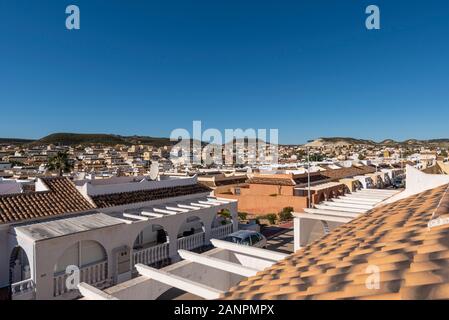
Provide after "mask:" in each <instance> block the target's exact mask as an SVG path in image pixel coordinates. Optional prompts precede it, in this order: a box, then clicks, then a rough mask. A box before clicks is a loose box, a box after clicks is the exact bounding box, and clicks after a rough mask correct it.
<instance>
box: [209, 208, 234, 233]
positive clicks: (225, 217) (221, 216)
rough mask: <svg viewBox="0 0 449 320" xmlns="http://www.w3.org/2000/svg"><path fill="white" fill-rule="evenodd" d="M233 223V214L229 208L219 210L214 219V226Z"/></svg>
mask: <svg viewBox="0 0 449 320" xmlns="http://www.w3.org/2000/svg"><path fill="white" fill-rule="evenodd" d="M230 223H232V215H231V211H229V209H223V210H220V211H218V212H217V214H216V215H215V217H214V220H213V221H212V228H218V227H220V226H224V225H227V224H230Z"/></svg>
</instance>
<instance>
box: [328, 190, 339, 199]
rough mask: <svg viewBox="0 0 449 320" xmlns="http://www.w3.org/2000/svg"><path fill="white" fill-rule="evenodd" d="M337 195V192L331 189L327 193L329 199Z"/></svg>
mask: <svg viewBox="0 0 449 320" xmlns="http://www.w3.org/2000/svg"><path fill="white" fill-rule="evenodd" d="M337 197H338V193H337V192H336V191H335V190H331V192H330V193H329V199H334V198H337Z"/></svg>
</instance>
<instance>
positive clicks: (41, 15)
mask: <svg viewBox="0 0 449 320" xmlns="http://www.w3.org/2000/svg"><path fill="white" fill-rule="evenodd" d="M69 4H76V5H78V6H79V7H80V10H81V30H79V31H68V30H66V29H65V18H66V14H65V8H66V6H67V5H69ZM369 4H376V5H378V6H379V7H380V10H381V26H382V29H381V30H379V31H368V30H366V28H365V19H366V16H367V15H366V14H365V8H366V7H367V6H368V5H369ZM448 14H449V3H448V1H446V0H440V1H437V0H426V1H424V0H419V1H418V0H414V1H404V0H394V1H374V0H372V1H362V0H344V1H343V0H302V1H301V0H295V1H253V0H226V1H225V0H214V1H211V0H196V1H189V0H171V1H165V0H164V1H137V0H127V1H125V0H120V1H119V0H108V1H106V0H101V1H100V0H71V1H63V0H41V1H30V0H28V1H25V0H3V1H1V2H0V58H1V59H0V111H1V112H0V117H1V119H2V121H1V122H0V137H21V138H39V137H42V136H44V135H47V134H49V133H53V132H89V133H116V134H122V135H133V134H139V135H153V136H168V135H169V134H170V132H171V131H172V130H173V129H175V128H186V129H189V130H192V129H191V128H192V121H193V120H201V121H202V122H203V127H204V128H218V129H220V130H223V129H225V128H267V129H270V128H278V129H279V137H280V142H281V143H302V142H305V141H306V140H309V139H313V138H316V137H321V136H352V137H358V138H370V139H375V140H381V139H385V138H395V139H407V138H411V137H413V138H442V137H446V138H449V129H448V128H449V126H448V119H449V79H448V78H449V58H448V57H449V20H448Z"/></svg>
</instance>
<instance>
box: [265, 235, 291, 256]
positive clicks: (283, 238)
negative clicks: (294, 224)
mask: <svg viewBox="0 0 449 320" xmlns="http://www.w3.org/2000/svg"><path fill="white" fill-rule="evenodd" d="M267 249H268V250H273V251H277V252H281V253H286V254H289V253H292V252H293V229H285V231H283V233H281V234H278V235H275V236H274V237H272V238H270V239H268V241H267Z"/></svg>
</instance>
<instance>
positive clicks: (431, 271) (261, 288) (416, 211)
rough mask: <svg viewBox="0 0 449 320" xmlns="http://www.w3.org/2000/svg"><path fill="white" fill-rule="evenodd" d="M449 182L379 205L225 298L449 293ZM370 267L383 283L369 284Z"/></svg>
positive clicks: (425, 296)
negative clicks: (446, 221)
mask: <svg viewBox="0 0 449 320" xmlns="http://www.w3.org/2000/svg"><path fill="white" fill-rule="evenodd" d="M447 217H449V187H448V186H442V187H439V188H436V189H434V190H429V191H426V192H423V193H421V194H418V195H415V196H413V197H410V198H407V199H404V200H400V201H398V202H395V203H392V204H389V205H386V206H383V207H379V208H375V209H373V210H372V211H370V212H368V213H367V214H366V215H364V216H361V217H359V218H357V219H355V220H353V221H351V222H349V223H347V224H344V225H341V226H340V227H338V228H336V229H335V230H333V231H332V232H331V233H329V234H328V235H326V236H324V237H323V238H322V239H320V240H318V241H316V242H314V243H312V244H310V245H308V246H306V247H305V248H303V249H301V250H299V251H297V252H296V253H294V254H292V255H290V256H289V257H287V258H286V259H284V260H282V261H280V262H278V263H276V264H275V265H273V266H272V267H270V268H268V269H266V270H264V271H261V272H259V273H258V274H257V275H256V276H254V277H250V278H248V279H245V280H244V281H242V282H241V283H239V284H238V285H236V286H235V287H233V288H231V289H230V290H229V292H227V293H226V294H225V295H224V297H223V298H224V299H373V300H374V299H392V300H395V299H448V298H449V268H448V267H449V237H448V235H449V224H446V225H441V226H438V227H433V228H431V229H429V228H428V223H429V221H430V220H431V219H432V218H447ZM370 268H375V269H376V270H377V271H378V272H379V273H378V276H379V278H378V279H379V286H378V288H374V289H373V288H372V287H370V286H367V284H366V283H367V281H368V280H369V279H368V277H369V276H371V275H372V273H371V272H370V271H369V270H370Z"/></svg>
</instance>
